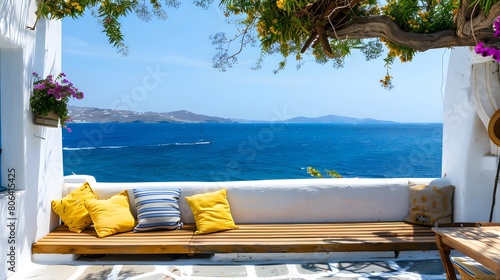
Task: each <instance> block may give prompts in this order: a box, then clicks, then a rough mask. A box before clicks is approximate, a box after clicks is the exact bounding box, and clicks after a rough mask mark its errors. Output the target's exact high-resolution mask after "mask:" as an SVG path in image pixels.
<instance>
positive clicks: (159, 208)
mask: <svg viewBox="0 0 500 280" xmlns="http://www.w3.org/2000/svg"><path fill="white" fill-rule="evenodd" d="M133 192H134V199H135V206H136V208H137V221H138V223H137V226H136V227H135V228H134V232H141V231H150V230H172V229H178V228H180V227H181V226H182V223H181V215H180V212H179V197H180V195H181V190H180V189H159V188H156V189H154V188H153V189H134V190H133Z"/></svg>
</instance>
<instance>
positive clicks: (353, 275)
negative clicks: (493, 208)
mask: <svg viewBox="0 0 500 280" xmlns="http://www.w3.org/2000/svg"><path fill="white" fill-rule="evenodd" d="M139 258H140V259H134V258H133V257H131V256H121V257H120V256H118V257H117V256H113V257H109V256H105V257H99V258H79V259H78V260H75V261H72V262H68V263H67V264H57V265H56V264H48V263H46V264H43V263H42V264H37V265H36V267H35V269H34V270H32V271H30V272H29V273H27V274H23V275H22V276H21V275H12V277H9V279H29V280H39V279H40V280H41V279H43V280H51V279H53V280H59V279H71V280H98V279H99V280H100V279H108V280H113V279H144V280H160V279H163V280H173V279H193V280H202V279H203V280H210V279H220V278H225V279H268V280H282V279H318V280H319V279H332V280H338V279H346V280H354V279H402V280H406V279H408V280H409V279H429V280H432V279H446V276H445V272H444V269H443V266H442V264H441V260H440V259H439V257H438V256H430V257H426V258H423V259H414V258H404V257H403V258H402V257H399V258H397V259H396V258H393V257H392V258H373V259H372V258H369V260H356V259H355V260H349V261H342V260H338V259H336V258H328V257H322V258H317V257H315V258H304V259H303V260H301V258H300V257H295V258H289V257H282V256H280V257H269V258H267V257H257V258H255V257H252V256H245V257H241V256H239V255H237V256H224V257H222V258H221V257H218V256H195V257H194V258H188V257H178V256H177V257H172V256H168V255H166V256H151V257H150V258H147V257H144V256H140V257H139Z"/></svg>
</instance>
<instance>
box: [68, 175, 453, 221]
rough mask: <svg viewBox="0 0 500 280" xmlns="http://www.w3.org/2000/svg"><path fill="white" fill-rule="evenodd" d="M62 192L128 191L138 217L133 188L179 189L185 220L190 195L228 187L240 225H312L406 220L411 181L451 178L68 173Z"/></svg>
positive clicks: (104, 195)
mask: <svg viewBox="0 0 500 280" xmlns="http://www.w3.org/2000/svg"><path fill="white" fill-rule="evenodd" d="M65 181H66V183H65V185H64V189H63V194H66V193H69V192H71V191H72V190H74V189H76V188H78V187H80V186H81V185H82V184H83V183H84V182H85V181H87V182H89V184H90V186H91V187H92V189H93V190H94V192H95V193H96V196H97V197H98V198H99V199H107V198H109V197H111V196H113V195H115V194H117V193H119V192H122V191H124V190H127V191H128V194H129V201H130V206H131V210H132V212H133V214H134V216H135V203H134V196H133V189H141V188H179V189H180V190H181V197H180V199H179V206H180V211H181V219H182V221H183V222H184V223H194V219H193V214H192V212H191V209H190V208H189V205H188V204H187V202H186V201H185V199H184V198H185V197H186V196H191V195H194V194H200V193H206V192H211V191H216V190H219V189H222V188H225V189H227V198H228V202H229V204H230V208H231V213H232V215H233V218H234V220H235V222H236V223H314V222H356V221H362V222H367V221H403V220H404V219H405V218H406V216H407V215H408V213H409V207H410V202H409V188H408V184H409V181H411V182H418V183H422V184H429V183H431V184H433V185H440V186H443V185H448V184H449V181H448V180H447V179H435V180H433V179H406V178H394V179H359V178H349V179H293V180H256V181H227V182H156V183H155V182H148V183H102V182H96V181H95V179H94V177H92V176H81V175H71V176H67V177H65Z"/></svg>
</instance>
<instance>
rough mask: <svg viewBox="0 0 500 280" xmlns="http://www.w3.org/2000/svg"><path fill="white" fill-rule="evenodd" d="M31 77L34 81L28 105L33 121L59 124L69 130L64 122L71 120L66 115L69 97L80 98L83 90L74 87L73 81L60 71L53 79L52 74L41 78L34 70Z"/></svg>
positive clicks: (43, 123) (42, 123)
mask: <svg viewBox="0 0 500 280" xmlns="http://www.w3.org/2000/svg"><path fill="white" fill-rule="evenodd" d="M33 77H35V81H34V82H33V95H32V96H31V98H30V105H31V110H32V111H33V117H34V123H35V124H40V125H46V126H53V127H58V126H59V124H61V126H62V127H64V128H66V129H67V130H68V131H71V130H70V129H69V128H68V127H66V123H67V122H70V121H71V119H70V116H69V115H68V101H69V99H70V98H75V99H82V98H83V92H80V91H79V90H78V89H77V88H76V87H74V86H73V83H71V82H70V81H68V80H67V79H66V78H65V77H66V75H65V74H64V73H60V74H59V75H57V77H56V78H55V79H54V78H53V76H52V75H48V76H47V77H46V78H45V79H41V78H40V77H39V76H38V74H37V73H36V72H33Z"/></svg>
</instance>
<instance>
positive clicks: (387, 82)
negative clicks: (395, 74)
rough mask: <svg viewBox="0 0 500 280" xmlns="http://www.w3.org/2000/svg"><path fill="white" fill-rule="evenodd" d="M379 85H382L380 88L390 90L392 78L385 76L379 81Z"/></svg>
mask: <svg viewBox="0 0 500 280" xmlns="http://www.w3.org/2000/svg"><path fill="white" fill-rule="evenodd" d="M380 83H381V84H382V87H384V88H390V87H391V86H392V76H391V75H389V74H386V75H385V77H384V78H383V79H381V80H380Z"/></svg>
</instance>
